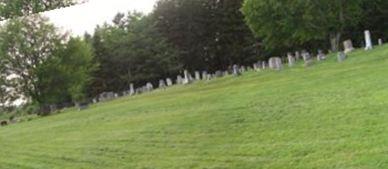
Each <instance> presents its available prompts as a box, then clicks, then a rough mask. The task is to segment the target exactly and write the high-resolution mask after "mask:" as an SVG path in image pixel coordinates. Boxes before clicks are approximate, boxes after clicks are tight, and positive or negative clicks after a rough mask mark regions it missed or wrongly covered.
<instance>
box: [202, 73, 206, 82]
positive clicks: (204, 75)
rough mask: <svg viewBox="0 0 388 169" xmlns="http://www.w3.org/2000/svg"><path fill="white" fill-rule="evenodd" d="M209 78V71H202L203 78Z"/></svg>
mask: <svg viewBox="0 0 388 169" xmlns="http://www.w3.org/2000/svg"><path fill="white" fill-rule="evenodd" d="M206 79H207V71H202V80H206Z"/></svg>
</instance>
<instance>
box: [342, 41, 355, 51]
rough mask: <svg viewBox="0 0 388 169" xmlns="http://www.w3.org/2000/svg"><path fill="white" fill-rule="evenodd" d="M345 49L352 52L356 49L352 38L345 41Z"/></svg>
mask: <svg viewBox="0 0 388 169" xmlns="http://www.w3.org/2000/svg"><path fill="white" fill-rule="evenodd" d="M344 49H345V53H349V52H352V51H353V50H354V47H353V42H352V40H350V39H349V40H346V41H344Z"/></svg>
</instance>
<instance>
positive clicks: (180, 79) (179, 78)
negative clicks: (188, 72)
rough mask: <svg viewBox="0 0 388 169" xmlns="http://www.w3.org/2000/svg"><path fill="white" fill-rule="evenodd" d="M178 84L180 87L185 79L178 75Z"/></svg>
mask: <svg viewBox="0 0 388 169" xmlns="http://www.w3.org/2000/svg"><path fill="white" fill-rule="evenodd" d="M176 84H178V85H181V84H183V78H182V76H181V75H178V76H177V77H176Z"/></svg>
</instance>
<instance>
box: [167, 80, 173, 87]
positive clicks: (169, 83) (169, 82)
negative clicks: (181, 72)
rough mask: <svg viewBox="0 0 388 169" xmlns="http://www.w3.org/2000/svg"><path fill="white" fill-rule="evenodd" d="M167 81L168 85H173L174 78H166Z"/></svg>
mask: <svg viewBox="0 0 388 169" xmlns="http://www.w3.org/2000/svg"><path fill="white" fill-rule="evenodd" d="M166 83H167V86H172V85H173V83H172V80H171V79H170V78H167V79H166Z"/></svg>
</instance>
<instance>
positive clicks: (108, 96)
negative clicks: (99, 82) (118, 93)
mask: <svg viewBox="0 0 388 169" xmlns="http://www.w3.org/2000/svg"><path fill="white" fill-rule="evenodd" d="M114 97H115V93H113V92H104V93H101V94H100V95H99V97H98V99H99V101H102V102H105V101H109V100H112V99H114Z"/></svg>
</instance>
